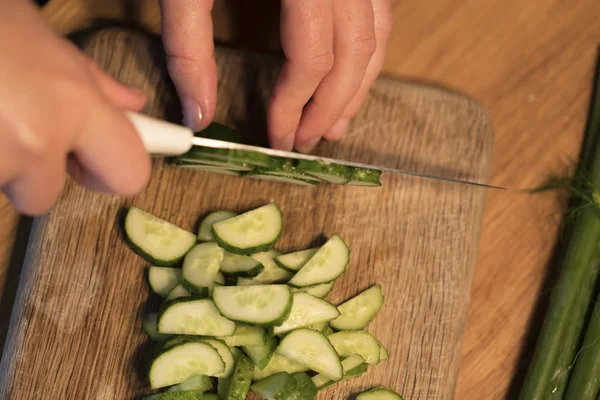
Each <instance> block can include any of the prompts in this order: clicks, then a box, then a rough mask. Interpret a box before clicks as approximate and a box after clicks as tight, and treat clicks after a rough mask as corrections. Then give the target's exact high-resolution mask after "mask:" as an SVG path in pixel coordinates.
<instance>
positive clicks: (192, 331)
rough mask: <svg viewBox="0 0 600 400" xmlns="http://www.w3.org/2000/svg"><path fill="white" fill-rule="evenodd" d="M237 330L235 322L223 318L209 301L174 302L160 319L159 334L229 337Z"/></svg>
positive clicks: (187, 299)
mask: <svg viewBox="0 0 600 400" xmlns="http://www.w3.org/2000/svg"><path fill="white" fill-rule="evenodd" d="M235 329H236V325H235V322H233V321H230V320H228V319H227V318H225V317H223V316H222V315H221V314H220V313H219V310H218V309H217V307H215V304H214V303H213V302H212V300H209V299H196V298H181V299H177V300H174V301H173V302H171V303H169V304H167V305H166V307H165V308H164V309H163V310H162V311H161V313H160V315H159V317H158V332H159V333H171V334H177V335H202V336H229V335H232V334H233V332H234V331H235Z"/></svg>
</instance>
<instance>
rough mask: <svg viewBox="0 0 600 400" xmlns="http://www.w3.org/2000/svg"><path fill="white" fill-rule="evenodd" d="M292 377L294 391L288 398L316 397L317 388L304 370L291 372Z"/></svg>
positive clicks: (302, 399)
mask: <svg viewBox="0 0 600 400" xmlns="http://www.w3.org/2000/svg"><path fill="white" fill-rule="evenodd" d="M292 378H294V380H295V381H296V393H295V396H291V397H290V398H289V400H313V399H314V398H315V397H317V392H318V390H317V387H316V386H315V384H314V383H313V382H312V380H311V379H310V376H308V375H307V374H305V373H304V372H296V373H295V374H292Z"/></svg>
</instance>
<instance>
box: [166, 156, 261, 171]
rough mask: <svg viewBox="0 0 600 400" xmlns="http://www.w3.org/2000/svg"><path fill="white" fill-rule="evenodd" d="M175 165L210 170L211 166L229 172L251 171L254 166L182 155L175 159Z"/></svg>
mask: <svg viewBox="0 0 600 400" xmlns="http://www.w3.org/2000/svg"><path fill="white" fill-rule="evenodd" d="M177 165H179V166H185V167H190V168H197V169H201V170H202V169H204V170H210V169H212V168H214V169H216V170H226V171H231V172H237V173H240V172H244V171H252V169H253V168H254V167H253V166H252V165H249V164H246V163H243V162H232V161H220V160H210V159H204V160H202V161H199V160H196V159H194V158H187V157H182V158H180V159H179V160H178V161H177Z"/></svg>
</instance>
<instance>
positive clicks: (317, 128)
mask: <svg viewBox="0 0 600 400" xmlns="http://www.w3.org/2000/svg"><path fill="white" fill-rule="evenodd" d="M333 19H334V20H333V25H334V49H333V51H334V54H335V62H334V65H333V69H332V70H331V72H329V74H327V76H326V77H325V78H324V79H323V81H322V82H321V83H320V84H319V87H318V88H317V91H316V92H315V94H314V96H313V97H312V100H311V102H310V104H308V106H307V107H306V109H305V110H304V112H303V115H302V119H301V121H300V126H299V127H298V131H297V132H296V139H295V144H296V148H297V149H298V150H299V151H302V152H308V151H310V150H312V149H313V148H314V146H315V145H316V144H317V143H318V141H319V140H320V139H321V137H322V136H323V135H324V134H325V133H326V132H327V131H328V130H329V129H330V128H331V127H332V125H333V124H334V123H335V122H336V121H337V120H338V119H339V117H340V116H341V115H342V112H343V111H344V109H345V108H346V106H347V105H348V103H349V102H350V100H351V99H352V97H354V95H355V93H356V91H357V90H358V88H359V87H360V84H361V82H362V81H363V78H364V76H365V71H366V69H367V65H368V64H369V61H370V60H371V57H372V56H373V53H374V52H375V45H376V44H375V28H374V21H373V6H372V4H371V1H370V0H353V1H347V0H334V1H333Z"/></svg>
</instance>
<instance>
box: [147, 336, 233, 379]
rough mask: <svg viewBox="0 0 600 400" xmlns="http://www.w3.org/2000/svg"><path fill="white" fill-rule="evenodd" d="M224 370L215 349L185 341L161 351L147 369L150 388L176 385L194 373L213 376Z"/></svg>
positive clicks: (223, 364) (200, 343)
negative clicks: (148, 369)
mask: <svg viewBox="0 0 600 400" xmlns="http://www.w3.org/2000/svg"><path fill="white" fill-rule="evenodd" d="M224 370H225V363H224V362H223V360H222V359H221V356H219V353H218V352H217V350H215V348H214V347H212V346H211V345H209V344H207V343H202V342H185V343H182V344H179V345H176V346H173V347H171V348H170V349H168V350H165V351H163V352H162V353H160V354H159V355H158V357H156V358H155V359H154V361H152V364H151V365H150V371H149V380H150V387H151V388H152V389H158V388H163V387H166V386H171V385H177V384H179V383H182V382H184V381H186V380H187V379H189V378H191V377H192V376H194V375H208V376H215V375H218V374H219V373H222V372H223V371H224Z"/></svg>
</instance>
